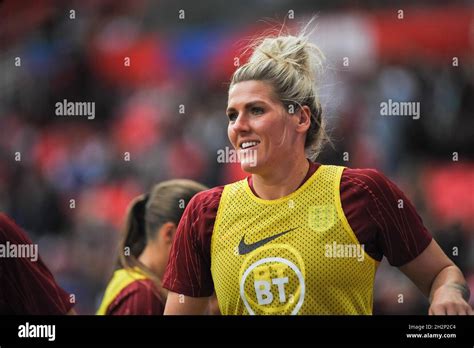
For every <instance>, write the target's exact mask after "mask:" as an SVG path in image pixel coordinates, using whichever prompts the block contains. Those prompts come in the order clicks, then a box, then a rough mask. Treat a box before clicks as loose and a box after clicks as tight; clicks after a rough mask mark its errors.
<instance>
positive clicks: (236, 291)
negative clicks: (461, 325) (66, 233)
mask: <svg viewBox="0 0 474 348" xmlns="http://www.w3.org/2000/svg"><path fill="white" fill-rule="evenodd" d="M254 47H255V48H254V50H253V53H252V56H251V58H250V59H249V61H248V63H246V64H244V65H242V66H241V67H239V68H238V69H237V70H236V71H235V73H234V74H233V77H232V80H231V84H230V87H229V94H228V107H227V115H228V118H229V125H228V130H227V132H228V137H229V139H230V141H231V143H232V145H233V146H234V148H235V149H236V150H237V151H238V152H239V154H240V159H241V166H242V169H243V170H245V171H246V172H248V173H250V174H251V175H250V176H249V177H248V178H247V179H245V180H242V181H239V182H236V183H233V184H230V185H226V186H224V187H216V188H213V189H211V190H208V191H205V192H201V193H199V194H198V195H196V196H195V197H194V198H193V199H192V200H191V202H190V203H189V205H188V207H187V209H186V211H185V212H184V215H183V218H182V220H181V222H180V224H179V226H178V229H177V233H176V237H175V240H174V244H173V246H172V249H171V254H170V260H169V263H168V266H167V270H166V273H165V276H164V281H163V286H164V287H165V288H166V289H169V291H170V292H169V294H168V299H167V303H166V308H165V314H199V313H202V312H203V311H204V309H205V307H206V304H207V298H208V297H209V296H211V295H212V294H213V292H214V289H215V293H216V294H217V299H218V303H219V308H220V310H221V312H222V314H239V315H240V314H371V313H372V303H373V285H374V277H375V272H376V269H377V266H378V264H379V262H380V261H381V259H382V257H383V256H385V257H386V258H387V259H388V261H389V262H390V263H391V265H393V266H396V267H398V268H399V269H400V270H401V271H402V272H403V273H405V274H406V275H407V276H408V277H409V278H410V279H411V280H412V281H413V282H414V283H415V284H416V285H417V286H418V288H419V289H420V290H421V291H422V292H423V293H424V294H425V295H426V296H428V297H429V298H430V301H431V306H430V308H429V313H430V314H471V313H472V309H471V308H470V306H469V305H468V303H467V302H466V301H467V300H468V298H469V289H468V287H467V285H466V282H465V280H464V277H463V275H462V273H461V271H460V270H459V269H458V267H456V266H455V265H454V264H453V262H451V261H450V259H449V258H448V257H447V256H446V255H445V254H444V253H443V251H442V250H441V249H440V247H439V246H438V244H437V243H436V241H434V240H433V239H432V237H431V236H430V234H429V233H428V231H427V230H426V228H425V227H424V226H423V224H422V221H421V219H420V217H419V216H418V215H417V213H416V211H415V208H414V207H413V205H412V204H411V203H410V202H409V200H408V199H407V198H406V196H405V195H404V194H403V193H402V192H401V191H400V190H399V189H398V188H397V187H396V186H395V184H393V183H392V182H390V181H389V180H388V179H387V178H386V177H385V176H384V175H382V174H381V173H379V172H378V171H376V170H373V169H350V168H344V167H338V166H332V165H322V164H318V163H314V162H312V161H311V160H309V159H308V157H309V158H311V159H314V158H315V157H316V155H317V154H318V152H319V150H320V148H321V145H322V143H323V142H324V139H325V132H324V118H323V114H322V110H321V105H320V103H319V101H318V97H317V89H316V86H315V84H316V83H315V82H316V77H317V75H318V66H320V65H321V61H322V58H321V57H322V56H321V54H320V51H319V50H318V48H317V47H316V46H314V45H313V44H311V43H309V42H308V40H307V36H305V35H304V34H300V35H299V36H279V37H273V38H272V37H267V38H264V39H263V40H261V41H259V43H258V44H256V45H255V46H254ZM400 200H401V201H400ZM400 202H403V208H399V206H400Z"/></svg>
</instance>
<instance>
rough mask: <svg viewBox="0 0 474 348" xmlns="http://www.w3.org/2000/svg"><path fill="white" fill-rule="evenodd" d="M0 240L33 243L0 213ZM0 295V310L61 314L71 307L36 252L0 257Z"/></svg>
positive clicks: (31, 313) (20, 312)
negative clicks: (19, 255) (28, 254)
mask: <svg viewBox="0 0 474 348" xmlns="http://www.w3.org/2000/svg"><path fill="white" fill-rule="evenodd" d="M0 243H2V244H3V245H4V246H7V245H10V246H11V245H34V244H33V242H32V241H31V240H30V239H29V238H28V236H27V235H26V234H25V233H24V232H23V231H22V230H21V229H20V227H18V226H17V225H16V224H15V223H14V222H13V221H12V220H10V219H9V218H8V217H7V216H6V215H4V214H0ZM0 265H1V266H0V278H1V286H0V298H1V301H0V302H2V306H1V307H3V309H0V311H2V310H5V311H7V312H9V313H14V314H25V315H61V314H66V313H67V312H69V310H70V309H71V308H72V307H73V304H72V303H71V301H69V294H68V293H67V292H65V291H64V290H63V289H62V288H61V287H60V286H59V285H58V284H57V283H56V281H55V279H54V277H53V275H52V274H51V272H50V271H49V269H48V268H47V267H46V265H45V264H44V263H43V261H42V260H41V258H40V257H39V255H37V259H34V258H27V257H2V258H1V259H0Z"/></svg>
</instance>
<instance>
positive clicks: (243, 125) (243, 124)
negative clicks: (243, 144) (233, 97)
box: [232, 113, 249, 132]
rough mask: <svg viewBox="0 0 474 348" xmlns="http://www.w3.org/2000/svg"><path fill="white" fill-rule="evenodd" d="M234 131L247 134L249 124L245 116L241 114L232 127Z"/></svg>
mask: <svg viewBox="0 0 474 348" xmlns="http://www.w3.org/2000/svg"><path fill="white" fill-rule="evenodd" d="M232 129H233V130H234V131H235V132H245V131H248V130H249V123H248V119H247V117H246V116H245V114H243V113H241V114H239V116H237V119H236V120H235V122H234V124H233V125H232Z"/></svg>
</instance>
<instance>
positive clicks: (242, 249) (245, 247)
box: [239, 227, 299, 255]
mask: <svg viewBox="0 0 474 348" xmlns="http://www.w3.org/2000/svg"><path fill="white" fill-rule="evenodd" d="M297 228H299V227H295V228H292V229H289V230H286V231H284V232H281V233H278V234H275V235H273V236H270V237H267V238H264V239H261V240H259V241H258V242H255V243H252V244H245V241H244V239H245V235H244V236H243V237H242V239H241V240H240V243H239V255H245V254H248V253H250V252H252V251H254V250H255V249H257V248H260V247H261V246H262V245H265V244H267V243H269V242H271V241H272V240H274V239H277V238H278V237H281V236H283V235H285V234H287V233H289V232H291V231H294V230H296V229H297Z"/></svg>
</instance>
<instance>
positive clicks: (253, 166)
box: [240, 161, 259, 174]
mask: <svg viewBox="0 0 474 348" xmlns="http://www.w3.org/2000/svg"><path fill="white" fill-rule="evenodd" d="M240 168H242V170H243V171H244V172H247V173H250V174H256V173H257V172H258V168H259V166H258V165H257V163H255V162H252V161H243V162H240Z"/></svg>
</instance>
